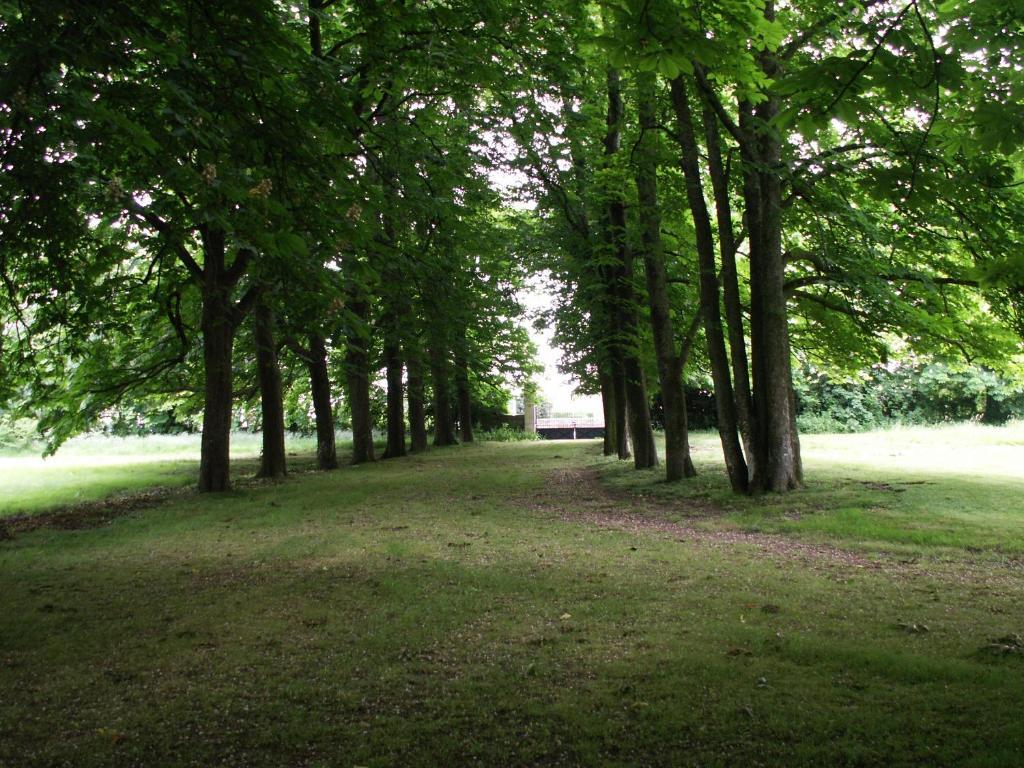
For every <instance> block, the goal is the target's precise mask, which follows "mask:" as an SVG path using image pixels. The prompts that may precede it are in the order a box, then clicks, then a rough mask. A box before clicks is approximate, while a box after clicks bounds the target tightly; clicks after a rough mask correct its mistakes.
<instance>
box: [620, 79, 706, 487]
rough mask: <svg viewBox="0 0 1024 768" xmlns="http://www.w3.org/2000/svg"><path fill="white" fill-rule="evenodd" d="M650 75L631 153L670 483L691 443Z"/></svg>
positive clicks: (687, 462) (685, 465)
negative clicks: (671, 299) (667, 254)
mask: <svg viewBox="0 0 1024 768" xmlns="http://www.w3.org/2000/svg"><path fill="white" fill-rule="evenodd" d="M656 98H657V91H656V81H655V75H654V73H653V72H640V73H638V75H637V101H638V107H639V110H638V111H639V117H640V133H641V137H640V140H639V142H638V143H637V147H636V149H635V151H634V155H635V158H636V167H637V173H636V186H637V198H638V202H639V217H640V232H641V235H640V237H641V242H642V245H643V260H644V274H645V275H646V278H647V298H648V305H649V307H650V312H651V331H652V333H653V336H654V352H655V357H656V359H657V363H658V380H659V384H660V385H661V401H662V404H663V406H664V409H665V479H666V480H667V481H668V482H675V481H677V480H682V479H683V478H684V477H693V476H694V475H695V474H696V471H695V470H694V468H693V462H692V461H691V459H690V441H689V434H688V429H687V423H686V400H685V395H684V392H683V366H682V359H681V358H680V356H679V354H678V353H677V351H676V342H675V331H674V329H673V327H672V326H673V324H672V311H671V305H670V302H669V295H668V272H667V269H666V267H665V251H664V247H663V245H662V242H661V212H660V210H659V208H658V153H659V141H658V114H657V106H656Z"/></svg>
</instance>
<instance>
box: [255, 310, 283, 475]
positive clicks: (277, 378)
mask: <svg viewBox="0 0 1024 768" xmlns="http://www.w3.org/2000/svg"><path fill="white" fill-rule="evenodd" d="M253 321H254V322H253V325H254V339H255V342H256V372H257V375H258V378H259V383H260V407H261V411H262V421H263V454H262V456H261V457H260V469H259V472H258V473H257V475H256V476H257V477H284V476H285V474H286V473H287V459H286V458H285V449H284V392H283V388H282V386H281V368H280V366H279V365H278V360H277V342H276V341H275V339H274V313H273V311H272V310H271V309H270V307H269V306H267V304H266V302H265V301H263V300H262V299H261V300H258V301H257V302H256V307H255V311H254V313H253Z"/></svg>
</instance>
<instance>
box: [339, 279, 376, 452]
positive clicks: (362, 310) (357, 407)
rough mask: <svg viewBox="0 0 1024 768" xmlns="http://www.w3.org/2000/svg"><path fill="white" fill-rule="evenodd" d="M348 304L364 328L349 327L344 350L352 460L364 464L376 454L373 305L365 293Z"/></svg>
mask: <svg viewBox="0 0 1024 768" xmlns="http://www.w3.org/2000/svg"><path fill="white" fill-rule="evenodd" d="M349 306H350V307H351V308H352V312H353V313H354V314H355V315H356V316H357V317H358V318H359V319H360V320H361V321H362V322H363V324H364V327H363V328H357V329H351V330H349V332H348V338H347V340H346V342H347V347H348V348H347V350H346V353H345V368H346V372H345V373H346V381H347V382H348V404H349V409H350V410H351V412H352V463H353V464H363V463H365V462H368V461H373V460H374V458H375V457H374V454H373V417H372V416H371V414H370V349H369V347H370V339H369V333H368V332H366V330H365V325H366V324H368V321H369V317H370V306H369V303H368V302H367V301H366V300H365V299H364V298H362V297H359V298H355V299H353V300H352V301H351V302H350V304H349Z"/></svg>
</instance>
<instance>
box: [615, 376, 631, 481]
mask: <svg viewBox="0 0 1024 768" xmlns="http://www.w3.org/2000/svg"><path fill="white" fill-rule="evenodd" d="M611 381H612V393H613V402H614V405H615V414H614V416H615V454H616V455H617V456H618V457H619V459H621V460H623V461H625V460H627V459H629V458H630V457H631V456H630V452H629V420H628V419H627V417H626V374H625V373H623V370H622V360H621V359H619V360H616V361H615V362H614V363H613V364H612V372H611Z"/></svg>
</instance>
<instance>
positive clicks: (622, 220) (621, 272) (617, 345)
mask: <svg viewBox="0 0 1024 768" xmlns="http://www.w3.org/2000/svg"><path fill="white" fill-rule="evenodd" d="M607 89H608V112H607V116H606V127H607V130H606V133H605V137H604V153H605V157H606V159H607V161H608V162H609V163H610V162H611V161H612V158H613V157H614V156H615V155H616V154H617V153H618V151H619V149H620V145H621V143H622V117H623V106H622V84H621V81H620V77H619V72H618V70H616V69H609V70H608V76H607ZM603 236H604V240H605V246H606V249H607V250H608V252H609V254H610V255H611V256H612V257H613V258H612V259H611V261H612V262H613V263H614V266H613V267H612V268H611V269H610V271H609V272H610V273H609V277H608V283H609V291H610V294H611V295H610V304H611V305H612V306H613V312H614V315H613V317H614V321H613V326H614V328H615V331H616V332H615V335H614V337H613V338H612V339H611V340H610V345H611V347H612V349H613V354H614V355H615V357H616V358H617V359H618V360H619V361H620V364H621V369H622V381H623V394H624V397H623V399H622V402H623V403H624V404H625V405H626V406H627V411H626V412H627V413H628V432H629V434H630V436H631V438H632V442H633V466H634V467H636V468H637V469H647V468H648V467H653V466H657V464H658V454H657V451H656V450H655V447H654V430H653V428H652V426H651V412H650V401H649V400H648V397H647V383H646V381H645V379H644V372H643V366H642V365H641V363H640V359H639V357H638V356H637V353H636V349H637V339H638V336H639V334H638V326H639V318H638V316H637V299H636V291H635V289H634V287H633V258H634V257H633V253H632V251H631V249H630V248H629V244H628V243H627V242H626V204H625V201H624V200H623V199H622V196H621V195H620V194H615V193H612V194H610V195H609V200H608V204H607V209H606V212H605V219H604V227H603ZM624 432H625V430H624ZM621 455H622V454H621V453H620V456H621ZM627 455H628V454H627Z"/></svg>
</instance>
